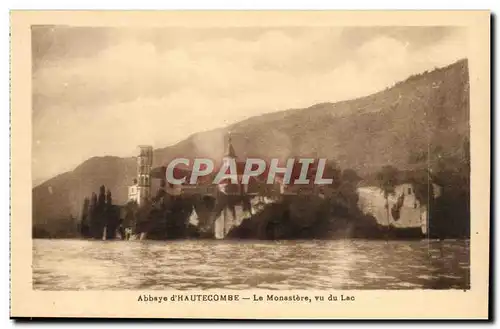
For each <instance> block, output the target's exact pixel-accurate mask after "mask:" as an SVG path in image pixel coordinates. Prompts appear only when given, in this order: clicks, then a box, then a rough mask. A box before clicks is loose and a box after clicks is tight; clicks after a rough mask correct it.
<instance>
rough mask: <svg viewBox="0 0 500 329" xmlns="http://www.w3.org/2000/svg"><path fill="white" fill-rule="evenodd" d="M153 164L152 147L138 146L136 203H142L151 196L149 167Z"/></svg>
mask: <svg viewBox="0 0 500 329" xmlns="http://www.w3.org/2000/svg"><path fill="white" fill-rule="evenodd" d="M152 165H153V147H152V146H149V145H140V146H139V156H138V157H137V204H138V205H142V204H143V203H144V201H146V200H149V199H150V198H151V167H152Z"/></svg>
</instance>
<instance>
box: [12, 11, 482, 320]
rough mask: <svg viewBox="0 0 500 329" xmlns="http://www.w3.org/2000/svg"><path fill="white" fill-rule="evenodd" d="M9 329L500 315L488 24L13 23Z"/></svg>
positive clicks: (376, 17) (438, 15)
mask: <svg viewBox="0 0 500 329" xmlns="http://www.w3.org/2000/svg"><path fill="white" fill-rule="evenodd" d="M10 111H11V118H12V121H11V146H12V148H11V149H12V157H11V182H12V183H11V218H10V221H11V317H14V318H19V317H77V318H88V317H97V318H113V317H120V318H165V319H173V318H174V319H192V318H196V319H402V318H403V319H486V318H488V316H489V313H488V291H489V281H488V280H489V266H490V264H489V241H490V234H489V221H490V213H489V208H490V130H489V129H490V128H489V127H490V13H489V12H488V11H12V12H11V109H10Z"/></svg>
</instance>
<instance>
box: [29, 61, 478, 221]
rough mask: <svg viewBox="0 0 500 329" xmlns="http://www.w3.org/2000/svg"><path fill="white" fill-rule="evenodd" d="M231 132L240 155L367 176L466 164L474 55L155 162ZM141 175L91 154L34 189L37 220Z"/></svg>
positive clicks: (200, 139)
mask: <svg viewBox="0 0 500 329" xmlns="http://www.w3.org/2000/svg"><path fill="white" fill-rule="evenodd" d="M339 83H342V82H339ZM228 131H230V132H231V135H232V136H233V137H232V139H233V145H234V147H235V149H236V152H237V153H238V156H239V157H241V158H245V157H248V156H258V157H263V158H270V157H279V158H285V157H289V156H311V157H326V158H328V159H331V160H334V161H335V162H336V163H337V164H338V165H339V166H340V167H341V168H343V169H345V168H352V169H354V170H356V171H357V172H358V173H359V174H360V175H362V176H363V175H369V174H371V173H373V172H375V171H377V170H379V169H380V168H381V167H382V166H384V165H387V164H390V165H392V166H394V167H396V168H398V169H400V170H412V169H415V168H419V167H423V166H426V165H427V163H428V162H430V164H431V166H432V167H435V166H437V165H438V163H439V159H441V158H443V157H445V158H452V159H458V161H460V159H466V158H467V157H468V145H469V144H468V141H469V78H468V65H467V60H461V61H459V62H456V63H454V64H452V65H450V66H447V67H444V68H439V69H435V70H433V71H431V72H424V73H421V74H417V75H414V76H411V77H409V78H408V79H406V80H405V81H402V82H398V83H396V84H395V85H394V86H392V87H390V88H387V89H385V90H383V91H380V92H378V93H375V94H372V95H369V96H366V97H362V98H358V99H354V100H349V101H342V102H337V103H322V104H317V105H314V106H311V107H309V108H304V109H292V110H286V111H282V112H275V113H270V114H264V115H260V116H256V117H252V118H249V119H247V120H244V121H241V122H238V123H236V124H233V125H231V126H228V127H226V128H220V129H215V130H212V131H207V132H200V133H197V134H194V135H192V136H190V137H188V138H187V139H185V140H183V141H181V142H179V143H178V144H175V145H172V146H169V147H165V148H161V149H156V150H155V151H154V165H155V166H159V165H163V164H165V163H166V162H167V161H169V160H170V159H172V158H174V157H188V158H189V157H195V156H203V157H211V158H213V159H220V158H221V157H222V155H223V154H224V148H225V147H224V146H225V139H226V136H227V133H228ZM429 151H430V153H428V152H429ZM428 154H430V157H428V156H427V155H428ZM135 173H136V166H135V159H134V158H132V157H131V158H119V157H112V156H106V157H94V158H91V159H89V160H87V161H85V162H83V163H82V164H81V165H80V166H78V167H77V168H76V169H74V170H73V171H71V172H66V173H63V174H61V175H58V176H56V177H54V178H52V179H49V180H48V181H46V182H44V183H42V184H41V185H39V186H36V187H34V188H33V191H32V194H33V223H34V224H42V225H43V224H49V223H50V222H51V221H55V220H56V219H57V220H59V221H60V220H61V219H64V218H70V215H71V214H72V215H73V216H77V215H78V214H79V212H80V208H81V204H82V201H83V198H84V197H85V196H90V195H91V193H92V192H97V191H98V189H99V186H100V185H105V186H106V187H107V188H109V189H110V190H111V191H112V193H113V200H114V202H115V203H124V202H125V201H126V198H127V186H128V185H129V184H130V183H131V182H132V180H133V178H134V177H135Z"/></svg>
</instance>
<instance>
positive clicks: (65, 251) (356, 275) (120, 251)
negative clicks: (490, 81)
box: [33, 240, 470, 290]
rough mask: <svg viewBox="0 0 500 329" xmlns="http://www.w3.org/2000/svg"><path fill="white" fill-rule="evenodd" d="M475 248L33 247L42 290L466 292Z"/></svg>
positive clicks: (302, 244)
mask: <svg viewBox="0 0 500 329" xmlns="http://www.w3.org/2000/svg"><path fill="white" fill-rule="evenodd" d="M469 263H470V262H469V241H462V240H458V241H455V240H445V241H429V242H428V241H425V240H423V241H372V240H333V241H265V242H264V241H256V242H255V241H254V242H248V241H241V242H240V241H216V240H214V241H210V240H185V241H85V240H34V241H33V287H34V289H37V290H154V289H161V290H169V289H178V290H189V289H422V288H424V289H450V288H452V289H467V288H469V277H470V270H469Z"/></svg>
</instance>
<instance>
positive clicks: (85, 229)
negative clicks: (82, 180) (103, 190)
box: [80, 197, 90, 237]
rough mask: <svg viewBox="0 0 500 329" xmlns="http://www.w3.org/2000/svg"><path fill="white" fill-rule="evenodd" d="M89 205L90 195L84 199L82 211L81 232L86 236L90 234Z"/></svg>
mask: <svg viewBox="0 0 500 329" xmlns="http://www.w3.org/2000/svg"><path fill="white" fill-rule="evenodd" d="M89 205H90V199H89V198H88V197H85V198H84V199H83V207H82V213H81V219H80V234H81V235H82V236H84V237H87V236H89V233H90V232H89V229H90V227H89V225H90V223H89Z"/></svg>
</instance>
